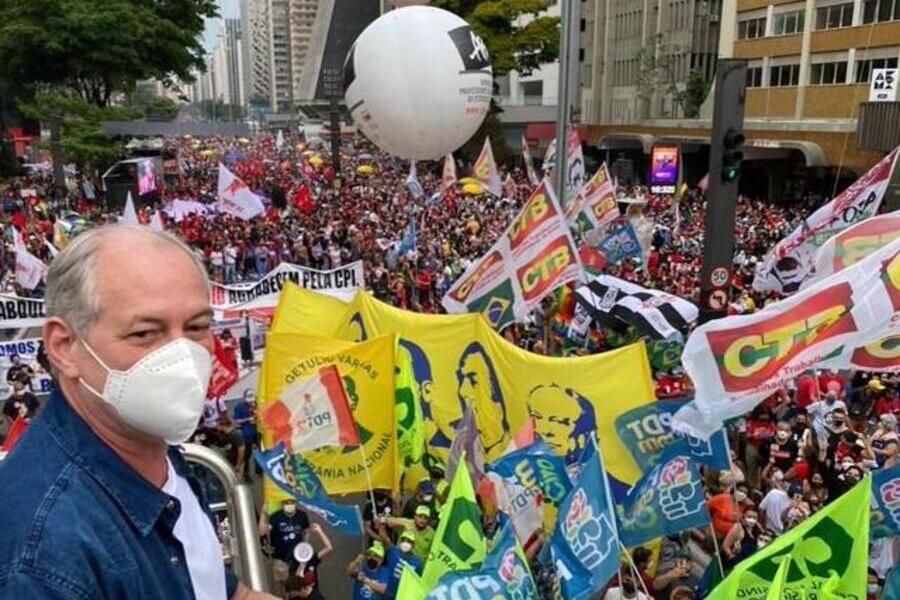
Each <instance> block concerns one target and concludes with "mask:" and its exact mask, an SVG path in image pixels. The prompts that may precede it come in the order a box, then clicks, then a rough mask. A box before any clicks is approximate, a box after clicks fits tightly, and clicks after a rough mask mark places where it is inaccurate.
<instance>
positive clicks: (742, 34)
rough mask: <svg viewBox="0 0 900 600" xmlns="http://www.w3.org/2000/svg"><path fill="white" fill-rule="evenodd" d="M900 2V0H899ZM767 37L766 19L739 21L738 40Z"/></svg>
mask: <svg viewBox="0 0 900 600" xmlns="http://www.w3.org/2000/svg"><path fill="white" fill-rule="evenodd" d="M898 2H900V0H898ZM764 35H766V18H765V17H759V18H757V19H745V20H743V21H738V39H739V40H752V39H755V38H761V37H763V36H764Z"/></svg>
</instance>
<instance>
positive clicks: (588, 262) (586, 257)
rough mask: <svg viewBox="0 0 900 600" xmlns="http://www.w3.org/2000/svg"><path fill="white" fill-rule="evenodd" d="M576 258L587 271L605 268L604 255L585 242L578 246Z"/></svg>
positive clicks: (598, 270)
mask: <svg viewBox="0 0 900 600" xmlns="http://www.w3.org/2000/svg"><path fill="white" fill-rule="evenodd" d="M578 258H580V259H581V264H582V265H583V266H584V268H585V270H587V271H596V272H601V271H603V269H605V268H606V264H607V260H606V255H605V254H603V253H602V252H600V251H599V250H597V249H596V248H592V247H590V246H588V245H586V244H584V245H581V246H579V247H578Z"/></svg>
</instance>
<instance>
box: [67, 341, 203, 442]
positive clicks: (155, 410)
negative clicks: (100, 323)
mask: <svg viewBox="0 0 900 600" xmlns="http://www.w3.org/2000/svg"><path fill="white" fill-rule="evenodd" d="M82 343H83V344H84V347H85V349H87V351H88V352H89V353H90V355H91V356H93V357H94V360H96V361H97V363H98V364H99V365H100V366H101V367H103V368H104V369H106V372H107V377H106V384H105V385H104V386H103V393H100V392H98V391H97V390H95V389H94V388H93V387H91V385H90V384H88V383H87V382H86V381H85V380H84V379H82V378H79V379H78V380H79V381H80V382H81V385H83V386H84V387H85V388H87V389H88V390H89V391H90V392H91V393H93V394H94V395H95V396H97V397H98V398H100V399H102V400H103V401H105V402H106V403H107V404H109V405H111V406H112V407H113V408H115V409H116V411H117V412H118V413H119V416H120V417H121V418H122V420H123V421H125V422H126V423H127V424H128V425H130V426H132V427H134V428H135V429H137V430H138V431H141V432H143V433H146V434H148V435H152V436H156V437H159V438H162V439H163V440H165V441H166V443H168V444H180V443H182V442H184V441H186V440H187V439H188V438H189V437H191V434H192V433H193V432H194V429H196V427H197V421H198V420H199V419H200V415H201V414H202V413H203V401H204V400H205V399H206V388H207V386H208V385H209V375H210V373H211V372H212V357H211V356H210V355H209V352H208V351H207V350H206V348H204V347H203V346H201V345H200V344H198V343H196V342H192V341H191V340H189V339H187V338H178V339H177V340H173V341H171V342H169V343H168V344H166V345H165V346H162V347H160V348H157V349H156V350H154V351H153V352H151V353H150V354H148V355H147V356H145V357H143V358H142V359H140V360H139V361H137V362H136V363H134V364H133V365H132V366H131V368H130V369H128V370H127V371H117V370H115V369H110V368H109V367H108V366H106V363H104V362H103V360H102V359H101V358H100V357H99V356H97V353H96V352H94V350H93V349H92V348H91V347H90V346H88V344H87V342H85V341H84V340H82Z"/></svg>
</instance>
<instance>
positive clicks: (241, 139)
mask: <svg viewBox="0 0 900 600" xmlns="http://www.w3.org/2000/svg"><path fill="white" fill-rule="evenodd" d="M238 141H239V142H240V143H242V144H249V143H250V140H248V139H247V138H245V137H242V138H238Z"/></svg>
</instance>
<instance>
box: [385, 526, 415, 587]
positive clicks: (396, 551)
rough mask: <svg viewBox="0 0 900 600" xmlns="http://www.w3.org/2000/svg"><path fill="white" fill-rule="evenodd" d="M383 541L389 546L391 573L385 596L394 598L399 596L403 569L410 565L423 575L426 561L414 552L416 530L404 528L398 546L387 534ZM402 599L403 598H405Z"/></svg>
mask: <svg viewBox="0 0 900 600" xmlns="http://www.w3.org/2000/svg"><path fill="white" fill-rule="evenodd" d="M381 541H382V542H383V543H384V544H385V546H386V548H387V557H386V559H385V566H386V567H387V569H388V571H390V573H391V576H390V579H389V580H388V585H387V590H386V591H385V595H384V597H385V598H386V600H393V599H394V598H396V597H397V590H398V589H399V587H400V578H401V577H402V576H403V570H404V569H405V568H407V567H409V568H411V569H412V570H413V571H415V572H416V575H421V574H422V567H423V566H424V564H425V563H424V562H423V561H422V559H421V558H419V557H418V556H416V555H415V554H414V553H413V550H414V546H415V543H416V532H415V530H413V529H404V530H403V533H401V534H400V541H398V542H397V545H396V546H394V545H392V544H391V538H390V537H389V536H387V535H383V536H382V538H381ZM400 600H403V598H401V599H400Z"/></svg>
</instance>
